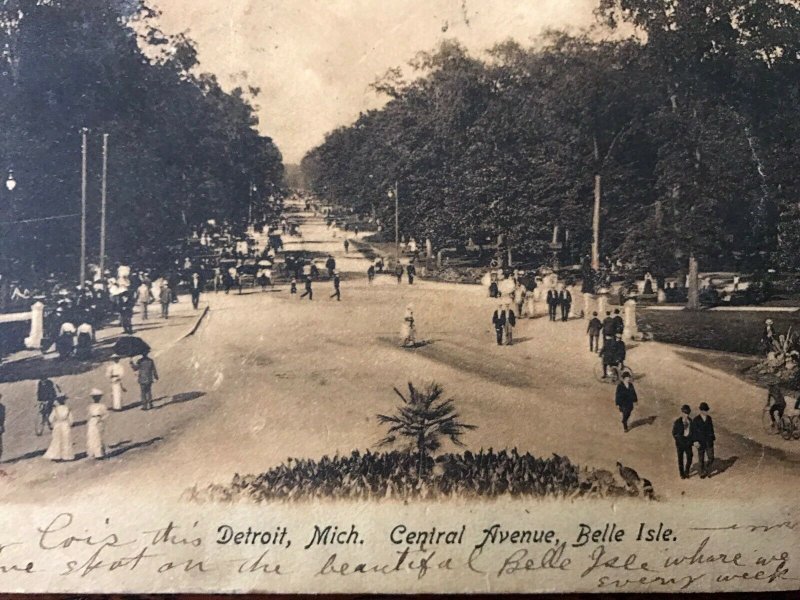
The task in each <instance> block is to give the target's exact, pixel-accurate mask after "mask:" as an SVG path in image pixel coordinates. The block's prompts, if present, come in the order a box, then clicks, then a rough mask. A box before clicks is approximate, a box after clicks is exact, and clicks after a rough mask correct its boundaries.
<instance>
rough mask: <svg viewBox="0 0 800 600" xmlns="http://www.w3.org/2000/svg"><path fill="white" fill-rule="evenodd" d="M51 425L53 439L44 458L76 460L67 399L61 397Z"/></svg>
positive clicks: (57, 401)
mask: <svg viewBox="0 0 800 600" xmlns="http://www.w3.org/2000/svg"><path fill="white" fill-rule="evenodd" d="M50 425H51V428H52V431H53V437H52V439H51V440H50V446H49V447H48V448H47V452H45V453H44V457H45V458H47V459H49V460H55V461H62V460H74V459H75V451H74V450H73V449H72V411H71V410H70V409H69V407H68V406H67V397H66V396H63V395H62V396H59V397H58V399H57V400H56V405H55V407H53V412H51V413H50Z"/></svg>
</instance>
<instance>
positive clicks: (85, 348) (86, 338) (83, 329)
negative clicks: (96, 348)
mask: <svg viewBox="0 0 800 600" xmlns="http://www.w3.org/2000/svg"><path fill="white" fill-rule="evenodd" d="M76 333H77V335H76V337H75V358H77V359H78V360H89V358H91V356H92V337H93V333H94V330H93V329H92V326H91V325H89V324H88V323H81V324H80V325H78V329H77V331H76Z"/></svg>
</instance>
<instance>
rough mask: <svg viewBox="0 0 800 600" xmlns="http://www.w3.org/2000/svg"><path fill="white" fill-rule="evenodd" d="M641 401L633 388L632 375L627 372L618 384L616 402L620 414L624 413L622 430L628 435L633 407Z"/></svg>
mask: <svg viewBox="0 0 800 600" xmlns="http://www.w3.org/2000/svg"><path fill="white" fill-rule="evenodd" d="M638 401H639V398H638V397H637V396H636V388H634V387H633V382H632V381H631V374H630V373H628V372H626V373H623V374H622V381H620V382H619V383H618V384H617V394H616V398H615V400H614V402H615V404H616V405H617V408H618V409H619V412H620V413H622V429H623V430H624V431H625V433H628V431H629V429H628V419H630V417H631V413H632V412H633V407H634V406H635V405H636V403H637V402H638Z"/></svg>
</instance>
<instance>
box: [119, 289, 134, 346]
mask: <svg viewBox="0 0 800 600" xmlns="http://www.w3.org/2000/svg"><path fill="white" fill-rule="evenodd" d="M117 302H118V305H117V306H118V310H119V321H120V325H121V326H122V331H124V332H125V333H126V334H128V335H131V334H133V305H134V304H135V303H136V299H135V298H134V297H133V294H132V293H131V292H130V291H128V290H125V291H123V292H122V293H121V294H119V295H118V296H117Z"/></svg>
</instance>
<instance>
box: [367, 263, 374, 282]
mask: <svg viewBox="0 0 800 600" xmlns="http://www.w3.org/2000/svg"><path fill="white" fill-rule="evenodd" d="M374 279H375V266H374V265H370V266H369V267H367V282H368V283H372V281H373V280H374Z"/></svg>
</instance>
